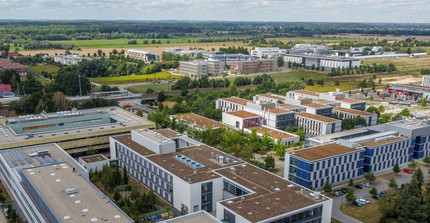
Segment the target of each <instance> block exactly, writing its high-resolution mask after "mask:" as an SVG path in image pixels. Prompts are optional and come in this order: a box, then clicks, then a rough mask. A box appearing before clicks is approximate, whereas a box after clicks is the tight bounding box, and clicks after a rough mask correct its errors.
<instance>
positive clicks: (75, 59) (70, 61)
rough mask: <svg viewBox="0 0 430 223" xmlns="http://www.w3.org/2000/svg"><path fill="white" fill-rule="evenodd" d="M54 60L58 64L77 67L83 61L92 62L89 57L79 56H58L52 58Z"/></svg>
mask: <svg viewBox="0 0 430 223" xmlns="http://www.w3.org/2000/svg"><path fill="white" fill-rule="evenodd" d="M52 60H54V62H56V63H60V64H62V65H69V66H70V65H77V64H79V63H80V62H81V61H83V60H91V58H89V57H80V56H79V55H77V54H70V55H56V56H53V57H52Z"/></svg>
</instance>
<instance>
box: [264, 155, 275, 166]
mask: <svg viewBox="0 0 430 223" xmlns="http://www.w3.org/2000/svg"><path fill="white" fill-rule="evenodd" d="M264 163H265V166H266V169H273V168H275V158H273V156H266V158H264Z"/></svg>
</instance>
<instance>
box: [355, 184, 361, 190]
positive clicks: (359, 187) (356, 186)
mask: <svg viewBox="0 0 430 223" xmlns="http://www.w3.org/2000/svg"><path fill="white" fill-rule="evenodd" d="M354 187H355V188H358V189H363V186H362V185H361V184H356V185H354Z"/></svg>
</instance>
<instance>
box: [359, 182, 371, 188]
mask: <svg viewBox="0 0 430 223" xmlns="http://www.w3.org/2000/svg"><path fill="white" fill-rule="evenodd" d="M361 186H363V187H370V184H369V183H367V182H363V183H361Z"/></svg>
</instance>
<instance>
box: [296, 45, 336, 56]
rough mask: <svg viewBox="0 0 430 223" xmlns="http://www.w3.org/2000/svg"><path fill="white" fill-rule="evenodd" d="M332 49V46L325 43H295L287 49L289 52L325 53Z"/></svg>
mask: <svg viewBox="0 0 430 223" xmlns="http://www.w3.org/2000/svg"><path fill="white" fill-rule="evenodd" d="M331 50H333V47H330V46H326V45H313V44H296V45H295V46H294V47H292V48H291V49H290V50H289V53H296V54H327V53H328V52H329V51H331Z"/></svg>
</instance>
